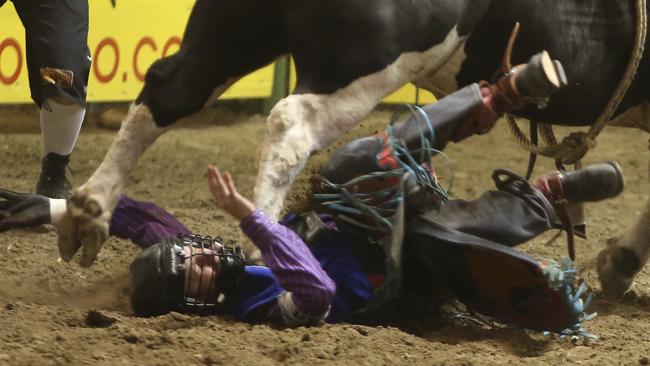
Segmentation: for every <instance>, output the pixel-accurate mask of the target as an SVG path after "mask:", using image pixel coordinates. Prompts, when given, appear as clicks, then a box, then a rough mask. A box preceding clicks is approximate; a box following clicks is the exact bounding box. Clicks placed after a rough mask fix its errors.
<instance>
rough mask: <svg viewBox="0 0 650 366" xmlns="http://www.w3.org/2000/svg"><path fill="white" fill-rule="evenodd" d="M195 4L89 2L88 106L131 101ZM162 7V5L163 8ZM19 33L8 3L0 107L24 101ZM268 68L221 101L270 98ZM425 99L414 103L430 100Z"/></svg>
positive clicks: (406, 95) (186, 0)
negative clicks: (92, 103)
mask: <svg viewBox="0 0 650 366" xmlns="http://www.w3.org/2000/svg"><path fill="white" fill-rule="evenodd" d="M194 1H195V0H174V1H160V0H137V1H136V0H118V1H117V6H116V7H115V8H113V7H112V6H111V4H110V3H111V2H110V1H108V0H92V1H89V7H90V14H89V16H90V32H89V35H88V45H89V47H90V52H91V55H92V58H93V63H92V69H91V71H90V81H89V85H88V101H90V102H93V101H94V102H106V101H128V100H133V99H135V98H136V97H137V95H138V93H139V91H140V89H141V88H142V85H143V78H144V74H145V72H146V70H147V68H148V67H149V66H150V65H151V63H153V62H154V61H155V60H156V59H158V58H160V57H163V56H165V55H169V54H172V53H174V52H176V51H177V50H178V46H179V44H180V40H181V37H182V35H183V30H184V29H185V24H186V23H187V19H188V17H189V14H190V10H191V9H192V6H193V4H194ZM163 4H164V5H163ZM25 57H26V56H25V31H24V29H23V26H22V24H21V22H20V19H19V18H18V15H17V14H16V12H15V9H14V7H13V4H12V3H11V2H7V3H6V4H5V6H3V7H2V8H0V103H26V102H29V101H30V100H31V99H30V93H29V82H28V78H27V66H26V58H25ZM272 83H273V65H269V66H267V67H264V68H262V69H260V70H257V71H256V72H254V73H252V74H249V75H247V76H246V77H244V78H243V79H241V80H239V81H238V82H237V83H235V84H234V85H233V86H231V87H230V88H229V89H228V90H227V91H226V92H225V93H224V94H223V95H222V96H221V99H234V98H266V97H268V96H270V94H271V87H272ZM415 95H416V88H415V87H413V86H406V87H405V88H402V89H400V90H399V91H398V92H396V93H394V94H392V95H391V96H389V97H388V98H387V99H386V101H387V102H393V103H395V102H397V103H414V102H415V101H416V99H415ZM432 100H433V97H432V96H431V95H430V94H428V93H427V94H426V95H422V93H421V96H420V103H425V102H429V101H432Z"/></svg>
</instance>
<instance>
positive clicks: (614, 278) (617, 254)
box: [596, 239, 643, 297]
mask: <svg viewBox="0 0 650 366" xmlns="http://www.w3.org/2000/svg"><path fill="white" fill-rule="evenodd" d="M609 244H610V245H609V246H608V247H607V248H605V249H603V250H602V251H601V252H600V253H598V258H597V263H596V270H597V271H598V278H599V280H600V284H601V286H602V288H603V293H604V294H605V295H607V296H614V297H621V296H623V294H625V292H626V291H627V290H628V289H629V288H630V286H631V285H632V282H633V281H634V276H635V275H636V274H637V273H638V272H639V271H640V270H641V267H642V266H643V263H642V262H641V259H639V257H638V256H637V254H636V253H635V252H634V251H632V250H631V249H628V248H625V247H622V246H620V245H618V244H617V240H615V239H614V240H610V242H609Z"/></svg>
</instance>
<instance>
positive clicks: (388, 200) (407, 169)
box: [314, 105, 453, 234]
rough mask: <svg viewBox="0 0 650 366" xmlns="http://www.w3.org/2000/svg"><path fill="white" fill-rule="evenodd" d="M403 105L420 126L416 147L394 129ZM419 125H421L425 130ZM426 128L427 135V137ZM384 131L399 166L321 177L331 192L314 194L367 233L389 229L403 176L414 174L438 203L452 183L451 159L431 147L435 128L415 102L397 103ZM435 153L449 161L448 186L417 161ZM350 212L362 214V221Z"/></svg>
mask: <svg viewBox="0 0 650 366" xmlns="http://www.w3.org/2000/svg"><path fill="white" fill-rule="evenodd" d="M404 108H406V109H408V110H409V111H410V112H411V113H412V114H413V115H414V116H415V119H416V122H417V124H418V127H420V129H419V135H420V148H419V149H414V150H410V151H409V149H408V148H407V146H406V143H405V142H404V141H402V140H401V139H399V138H397V137H396V136H395V135H394V133H393V125H394V123H395V122H396V120H397V117H398V116H399V112H400V110H401V109H404ZM422 126H424V130H423V128H422ZM425 131H427V132H428V135H429V136H430V137H428V138H427V136H426V133H425ZM386 135H387V138H386V144H388V145H389V146H390V147H391V154H392V156H393V157H394V158H395V161H397V162H398V164H399V167H398V168H395V169H392V170H387V171H379V172H372V173H369V174H365V175H361V176H358V177H356V178H353V179H351V180H349V181H347V182H345V183H342V184H337V183H333V182H331V181H329V180H327V179H326V178H323V181H322V187H323V188H324V190H325V191H326V192H333V193H322V194H314V198H316V199H317V200H320V201H321V204H322V205H323V206H325V207H327V208H328V209H330V210H332V211H333V212H335V213H337V215H338V217H339V219H341V220H343V221H346V222H348V223H350V224H352V225H354V226H356V227H358V228H360V229H362V230H364V231H365V232H370V233H372V232H375V233H382V234H387V233H390V232H392V230H393V223H392V219H393V216H394V215H395V214H396V213H397V212H398V209H399V206H400V204H401V203H402V202H403V200H404V180H405V176H407V175H412V176H413V177H415V179H416V182H417V184H418V185H420V186H421V187H422V188H423V189H424V190H426V191H427V192H430V193H432V194H433V195H434V196H435V197H436V199H437V200H438V202H439V203H440V204H444V203H445V202H446V201H447V200H448V199H449V197H448V195H447V190H448V189H450V188H451V186H452V183H453V171H452V169H451V163H450V160H449V158H448V157H447V156H446V155H445V154H444V153H442V152H440V151H439V150H436V149H434V148H432V147H431V145H432V144H433V141H435V131H434V128H433V124H432V123H431V120H430V119H429V117H428V116H427V114H426V113H425V112H424V111H423V110H422V109H421V108H420V107H418V106H414V105H402V106H400V108H398V109H397V110H396V111H395V112H394V113H393V115H392V117H391V120H390V122H389V124H388V126H387V127H386ZM417 154H419V160H416V159H414V158H413V155H417ZM434 154H441V155H442V156H444V157H445V159H446V160H447V163H448V165H449V171H450V179H449V186H448V187H447V190H446V189H445V188H443V187H442V186H441V185H440V184H439V182H438V179H437V178H436V177H435V176H434V175H433V173H432V172H431V171H429V169H426V168H425V167H424V166H422V164H420V163H419V162H418V161H420V162H425V161H426V162H428V161H430V160H431V158H432V156H433V155H434ZM391 178H398V179H399V183H398V184H396V185H391V186H389V187H386V188H381V189H379V190H376V191H373V192H365V191H364V192H360V191H358V187H359V185H360V184H363V183H365V182H370V181H377V180H388V179H391ZM350 215H352V216H355V217H363V218H364V220H363V221H364V222H361V221H360V220H358V219H356V218H353V217H351V216H350Z"/></svg>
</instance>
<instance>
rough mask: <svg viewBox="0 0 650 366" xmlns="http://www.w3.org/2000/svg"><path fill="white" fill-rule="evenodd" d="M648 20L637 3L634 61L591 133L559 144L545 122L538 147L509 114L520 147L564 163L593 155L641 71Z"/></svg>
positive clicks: (643, 6)
mask: <svg viewBox="0 0 650 366" xmlns="http://www.w3.org/2000/svg"><path fill="white" fill-rule="evenodd" d="M647 21H648V19H647V9H646V0H637V2H636V34H635V39H634V48H633V52H632V55H631V57H630V60H629V61H628V65H627V69H626V71H625V74H624V75H623V79H622V80H621V81H620V83H619V84H618V87H617V88H616V90H615V92H614V94H613V95H612V98H611V99H610V100H609V103H608V104H607V106H606V107H605V109H604V110H603V112H602V113H601V114H600V116H599V118H598V119H597V120H596V122H595V123H594V124H592V125H591V127H590V128H589V131H588V132H583V131H579V132H572V133H570V134H569V135H568V136H566V137H564V138H563V139H562V141H561V142H560V143H558V142H557V141H556V139H555V135H554V134H553V130H552V127H551V126H550V125H548V124H545V123H539V127H540V132H541V136H542V138H543V139H544V142H545V143H546V144H547V146H537V145H536V144H534V143H532V142H531V141H530V140H529V139H528V138H527V137H526V135H525V134H524V133H523V132H522V131H521V130H520V129H519V126H517V122H516V117H515V116H513V115H507V117H506V118H507V123H508V127H509V128H510V132H511V133H512V135H513V136H514V137H515V139H516V140H517V142H518V143H519V145H520V146H521V147H522V148H524V149H525V150H526V151H528V152H530V153H532V154H536V155H542V156H546V157H550V158H553V159H555V160H556V161H559V162H561V163H564V164H573V163H576V162H578V161H579V160H580V159H582V158H583V157H584V156H585V155H586V154H587V152H589V150H591V149H592V148H594V147H595V146H596V138H597V137H598V135H599V134H600V133H601V132H602V130H603V129H604V128H605V126H606V125H607V123H608V122H609V121H610V120H611V118H612V116H613V115H614V113H615V112H616V110H617V109H618V107H619V105H620V103H621V101H622V100H623V97H625V94H626V93H627V91H628V89H629V87H630V85H631V84H632V81H633V80H634V76H635V75H636V73H637V71H638V69H639V65H640V63H641V59H642V58H643V53H644V50H645V41H646V35H647V32H648V28H647V27H648V26H647Z"/></svg>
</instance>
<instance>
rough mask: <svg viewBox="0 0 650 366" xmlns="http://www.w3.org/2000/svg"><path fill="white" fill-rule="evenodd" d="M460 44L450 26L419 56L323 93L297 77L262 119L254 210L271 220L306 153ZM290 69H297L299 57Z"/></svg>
mask: <svg viewBox="0 0 650 366" xmlns="http://www.w3.org/2000/svg"><path fill="white" fill-rule="evenodd" d="M463 39H464V37H462V36H461V35H459V34H458V32H457V29H456V28H455V27H454V28H453V29H451V31H450V32H449V33H448V34H447V36H446V37H445V38H444V41H443V42H441V43H439V44H438V45H436V46H433V47H431V48H429V49H428V50H426V51H424V52H407V53H403V54H401V55H400V56H399V57H398V58H397V59H396V60H395V61H394V62H392V63H390V64H389V65H388V66H386V67H385V68H383V69H382V70H381V71H378V72H374V73H372V74H369V75H366V76H362V77H359V78H357V79H356V80H354V81H352V82H351V83H349V84H348V85H346V86H344V87H341V88H339V89H337V90H336V91H334V92H332V93H329V94H319V93H313V92H311V91H310V90H309V89H310V88H309V87H305V86H304V85H305V84H313V80H314V79H317V78H318V77H314V78H312V77H311V75H305V74H304V73H303V74H301V75H300V77H302V79H300V80H302V84H301V81H299V83H298V86H297V88H296V93H295V94H293V95H290V96H289V97H287V98H285V99H283V100H281V101H280V102H279V103H278V104H276V106H275V107H274V108H273V110H272V111H271V114H270V116H269V118H268V120H267V128H268V134H267V136H266V141H265V143H264V145H263V148H262V152H261V158H260V169H259V172H258V175H257V181H256V184H255V204H256V205H257V207H259V208H261V209H262V210H264V211H265V212H266V213H267V214H268V215H270V216H271V217H273V218H277V217H278V216H279V214H280V211H281V209H282V205H283V200H284V198H285V196H286V193H287V191H288V189H289V186H290V185H291V183H292V182H293V180H294V178H295V177H296V175H297V174H298V173H299V172H300V171H301V170H302V168H303V167H304V165H305V163H306V162H307V159H308V158H309V156H310V155H311V154H313V153H315V152H317V151H319V150H321V149H323V148H325V147H327V146H328V145H330V144H331V143H332V142H334V141H335V140H336V139H338V138H339V137H340V136H342V135H343V134H344V133H345V132H347V131H348V130H349V129H350V128H352V127H354V126H355V125H356V124H357V123H358V122H359V121H360V120H361V119H362V118H364V117H365V116H366V115H368V113H370V111H372V109H373V108H374V107H375V106H376V105H377V104H378V103H379V102H380V101H381V99H382V98H383V97H385V96H386V95H388V94H389V93H391V92H393V91H394V90H396V89H397V88H399V87H400V86H402V85H404V84H405V83H407V82H409V81H410V80H413V79H416V78H419V77H422V76H423V75H426V74H427V73H429V72H431V71H432V70H435V69H436V68H439V67H440V66H441V65H443V64H444V63H445V61H446V60H447V58H448V57H449V56H450V55H452V54H453V53H454V51H456V50H457V49H458V47H460V46H461V45H462V42H463ZM360 52H361V53H363V51H360ZM296 66H297V69H298V70H300V68H301V64H300V58H299V57H296ZM314 71H315V72H320V70H314ZM305 80H307V81H305Z"/></svg>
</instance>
